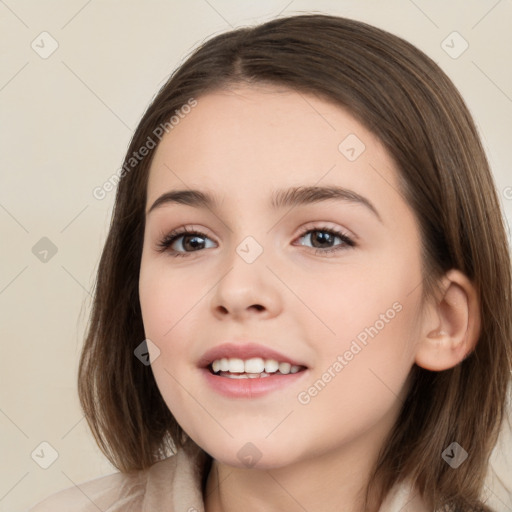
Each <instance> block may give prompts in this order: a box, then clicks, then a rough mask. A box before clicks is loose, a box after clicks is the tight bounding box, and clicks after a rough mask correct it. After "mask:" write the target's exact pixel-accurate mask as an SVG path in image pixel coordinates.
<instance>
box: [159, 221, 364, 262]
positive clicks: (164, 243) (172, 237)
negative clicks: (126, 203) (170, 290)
mask: <svg viewBox="0 0 512 512" xmlns="http://www.w3.org/2000/svg"><path fill="white" fill-rule="evenodd" d="M317 231H318V232H321V233H328V234H329V235H334V236H335V237H338V238H340V239H341V241H342V242H343V243H342V244H340V245H337V246H335V247H331V248H328V249H319V248H314V249H315V254H322V255H325V254H326V253H327V254H328V253H335V252H338V251H340V250H346V249H348V248H350V247H354V246H355V245H356V244H355V243H354V241H353V240H352V239H351V238H350V237H348V236H347V235H346V234H345V233H342V232H341V231H339V230H337V229H334V228H327V227H316V228H308V229H305V230H303V231H302V232H301V234H300V235H299V236H298V238H299V239H300V238H303V237H304V236H306V235H309V234H310V233H314V232H317ZM184 235H189V236H190V235H195V236H198V237H200V238H208V237H207V236H206V235H205V234H204V233H201V232H200V231H196V230H189V229H187V228H186V227H184V228H178V229H175V230H173V231H171V232H170V233H169V234H167V235H165V236H164V237H163V238H162V240H160V241H159V242H158V246H157V247H158V248H157V251H158V252H160V253H163V252H168V253H169V255H170V256H173V257H188V256H189V255H190V254H191V253H194V252H198V251H189V252H181V251H176V250H174V249H170V246H171V245H172V244H173V243H174V242H175V241H176V240H178V239H179V238H180V237H182V236H184Z"/></svg>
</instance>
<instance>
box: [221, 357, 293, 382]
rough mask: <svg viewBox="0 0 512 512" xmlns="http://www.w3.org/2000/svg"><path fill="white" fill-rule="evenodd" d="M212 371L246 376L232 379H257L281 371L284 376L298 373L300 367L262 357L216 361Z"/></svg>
mask: <svg viewBox="0 0 512 512" xmlns="http://www.w3.org/2000/svg"><path fill="white" fill-rule="evenodd" d="M212 370H213V371H214V373H218V372H229V373H232V374H242V373H243V374H245V375H244V376H243V377H242V376H241V375H240V376H238V375H236V376H235V375H233V376H230V377H231V378H250V379H251V378H255V377H260V376H261V377H268V375H269V374H271V373H276V372H277V371H279V372H280V373H282V374H283V375H287V374H289V373H297V372H298V371H299V370H300V366H297V365H291V364H290V363H279V362H278V361H276V360H275V359H263V358H261V357H252V358H251V359H246V360H245V361H244V360H243V359H239V358H236V357H233V358H229V359H228V358H226V357H223V358H222V359H216V360H215V361H213V363H212Z"/></svg>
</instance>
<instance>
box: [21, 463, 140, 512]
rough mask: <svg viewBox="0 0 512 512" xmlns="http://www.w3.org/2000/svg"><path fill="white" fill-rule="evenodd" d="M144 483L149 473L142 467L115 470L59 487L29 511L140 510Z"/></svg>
mask: <svg viewBox="0 0 512 512" xmlns="http://www.w3.org/2000/svg"><path fill="white" fill-rule="evenodd" d="M145 487H146V474H145V472H143V471H134V472H131V473H114V474H112V475H107V476H103V477H99V478H96V479H94V480H88V481H86V482H82V483H78V484H76V485H73V486H71V487H68V488H66V489H64V490H62V491H58V492H56V493H54V494H52V495H50V496H48V497H47V498H46V499H44V500H43V501H41V502H39V503H37V504H36V505H34V506H33V507H32V508H30V509H29V510H28V512H70V511H73V512H98V510H108V511H109V512H116V511H118V510H119V511H121V510H123V511H126V512H130V511H132V510H133V511H135V510H137V511H139V510H140V509H141V504H142V502H143V500H144V491H145Z"/></svg>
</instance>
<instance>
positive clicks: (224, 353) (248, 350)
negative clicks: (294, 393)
mask: <svg viewBox="0 0 512 512" xmlns="http://www.w3.org/2000/svg"><path fill="white" fill-rule="evenodd" d="M253 357H261V358H262V359H275V360H276V361H277V362H279V363H290V364H291V365H296V366H306V365H304V364H302V363H300V362H298V361H296V360H295V359H292V358H291V357H288V356H285V355H284V354H281V353H280V352H277V351H276V350H274V349H272V348H269V347H265V346H264V345H258V344H257V343H223V344H222V345H217V346H216V347H213V348H211V349H210V350H207V351H206V352H205V353H204V354H203V356H202V357H201V359H200V360H199V362H198V366H199V367H200V368H207V367H208V366H209V365H210V364H211V363H212V362H213V361H215V360H217V359H222V358H228V359H230V358H238V359H251V358H253Z"/></svg>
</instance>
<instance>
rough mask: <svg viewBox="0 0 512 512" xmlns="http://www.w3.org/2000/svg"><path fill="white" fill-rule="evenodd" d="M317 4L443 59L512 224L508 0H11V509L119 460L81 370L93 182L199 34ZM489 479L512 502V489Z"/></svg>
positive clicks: (0, 211)
mask: <svg viewBox="0 0 512 512" xmlns="http://www.w3.org/2000/svg"><path fill="white" fill-rule="evenodd" d="M313 10H315V11H317V12H325V13H332V14H339V15H343V16H348V17H353V18H355V19H359V20H363V21H367V22H369V23H371V24H374V25H376V26H379V27H382V28H384V29H387V30H389V31H391V32H393V33H395V34H397V35H400V36H402V37H404V38H405V39H407V40H409V41H410V42H412V43H413V44H415V45H416V46H418V47H419V48H420V49H422V50H423V51H425V52H426V53H427V54H428V55H429V56H431V57H432V58H433V59H434V60H435V61H436V62H438V63H439V65H440V66H441V67H442V68H443V69H444V70H445V71H446V72H447V73H448V75H449V76H450V77H451V78H452V79H453V81H454V82H455V84H456V85H457V86H458V88H459V89H460V90H461V92H462V94H463V96H464V98H465V99H466V101H467V103H468V105H469V107H470V109H471V111H472V113H473V115H474V117H475V119H476V122H477V125H478V127H479V129H480V132H481V135H482V139H483V142H484V145H485V148H486V150H487V152H488V156H489V159H490V162H491V165H492V168H493V172H494V175H495V178H496V182H497V188H498V190H499V194H500V198H501V200H502V203H503V206H504V209H505V212H506V215H507V217H508V222H509V224H510V223H511V221H512V171H511V169H512V152H511V150H510V149H511V148H510V137H511V133H512V65H511V64H512V63H511V60H512V2H511V1H510V0H508V1H507V0H501V1H497V0H485V1H483V0H481V1H462V0H460V1H452V2H446V1H441V0H439V1H426V0H414V1H413V0H392V1H386V2H382V1H381V2H379V1H376V0H368V1H333V0H331V1H327V0H324V1H306V0H294V1H290V0H266V1H259V2H243V1H235V0H190V1H187V2H185V1H156V0H153V1H146V2H143V1H142V0H131V1H124V2H121V1H114V0H106V1H101V0H89V1H86V0H72V1H67V2H64V1H63V0H61V1H58V0H53V1H45V2H39V1H36V0H32V1H16V0H5V1H0V34H1V36H0V37H1V39H2V44H1V45H0V52H1V62H2V65H1V68H0V109H1V115H2V127H1V135H2V137H1V142H0V144H1V147H0V154H1V161H2V163H1V167H0V169H1V170H0V173H1V183H0V226H1V229H2V240H3V242H2V250H1V255H2V260H1V265H0V311H1V314H2V319H1V327H2V346H3V350H2V352H3V357H2V358H1V359H0V365H1V367H0V374H1V379H2V389H1V395H0V439H1V443H2V447H1V452H2V455H1V457H2V467H1V477H0V511H9V512H17V511H22V510H26V508H28V506H29V505H31V504H33V503H35V502H36V501H39V500H41V499H42V498H43V497H45V496H47V495H48V494H50V493H52V492H54V491H57V490H59V489H62V488H65V487H69V486H71V485H73V484H75V483H79V482H81V481H84V480H87V479H91V478H94V477H97V476H100V475H103V474H107V473H111V472H113V471H114V468H112V467H111V466H110V465H109V464H108V463H107V462H106V460H105V459H104V457H103V456H102V455H101V454H100V452H99V449H98V448H97V447H96V445H95V443H94V441H93V439H92V436H91V434H90V433H89V431H88V429H87V425H86V422H85V420H84V419H83V416H82V414H81V411H80V408H79V405H78V400H77V394H76V385H75V378H76V369H77V362H78V357H79V352H80V346H81V342H82V335H83V332H84V327H85V322H86V318H87V315H88V313H89V310H90V294H89V291H90V290H91V287H92V283H93V280H94V273H95V270H96V266H97V263H98V261H99V256H100V252H101V248H102V244H103V241H104V239H105V236H106V233H107V228H108V223H109V217H110V213H111V209H112V205H113V199H114V194H115V192H110V193H107V194H106V197H105V198H104V199H102V200H98V199H96V198H95V197H94V196H93V190H94V189H95V188H96V187H98V186H102V185H103V184H104V183H105V182H106V181H107V180H108V179H109V178H110V177H111V176H112V175H113V174H115V172H116V171H117V170H118V169H119V167H120V165H121V162H122V159H123V156H124V152H125V150H126V148H127V145H128V142H129V140H130V137H131V135H132V133H133V130H134V129H135V127H136V125H137V123H138V121H139V119H140V117H141V115H142V113H143V112H144V110H145V108H146V107H147V105H148V103H149V101H150V100H151V98H152V97H153V96H154V94H155V93H156V91H157V90H158V89H159V87H160V86H161V85H162V83H163V82H164V80H165V79H166V78H167V77H168V75H169V74H170V72H171V71H172V70H173V69H174V68H175V67H176V66H177V65H178V64H179V63H180V62H181V61H182V60H183V59H184V58H185V57H186V55H187V54H188V53H189V52H190V51H191V50H192V49H193V48H194V47H195V46H196V45H197V44H198V43H200V42H201V41H203V40H204V39H205V38H207V37H209V36H211V35H213V34H217V33H220V32H223V31H225V30H227V29H230V28H231V27H236V26H240V25H248V24H254V23H257V22H260V21H264V20H267V19H269V18H272V17H275V16H278V15H281V16H284V15H288V14H298V13H303V12H311V11H313ZM454 32H457V34H454ZM57 45H58V46H57ZM466 45H467V48H466ZM52 50H54V51H53V53H51V52H52ZM41 239H43V240H41ZM509 239H510V237H509ZM45 251H46V252H45ZM55 251H56V252H55ZM54 253H55V254H54ZM508 435H510V433H509V432H508ZM43 442H44V443H49V445H50V446H48V445H46V444H43V445H41V443H43ZM502 443H503V444H502V445H500V446H499V447H498V448H497V450H496V451H495V454H494V456H493V462H494V467H495V468H496V470H497V471H498V473H499V475H500V478H502V479H503V481H504V483H506V484H507V485H508V486H509V487H510V488H512V457H511V456H510V452H511V451H512V445H511V442H510V438H509V437H507V438H505V437H504V438H503V441H502ZM507 451H508V452H507ZM507 457H508V460H507ZM53 459H55V460H53ZM50 463H51V464H50ZM48 464H50V465H49V467H48V468H47V469H43V468H42V467H41V465H43V466H44V465H48ZM487 489H488V491H487V492H488V493H489V494H490V495H492V496H493V500H494V502H495V503H497V504H498V505H497V506H498V509H499V510H500V511H506V510H511V511H512V496H511V495H510V494H508V495H507V493H506V492H505V491H504V490H503V488H501V487H500V486H498V485H497V484H496V482H494V483H492V484H489V487H488V488H487Z"/></svg>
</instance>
